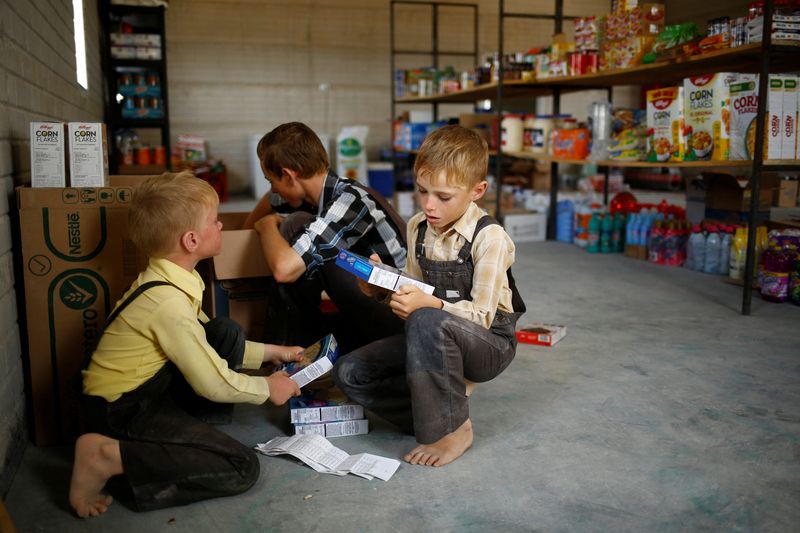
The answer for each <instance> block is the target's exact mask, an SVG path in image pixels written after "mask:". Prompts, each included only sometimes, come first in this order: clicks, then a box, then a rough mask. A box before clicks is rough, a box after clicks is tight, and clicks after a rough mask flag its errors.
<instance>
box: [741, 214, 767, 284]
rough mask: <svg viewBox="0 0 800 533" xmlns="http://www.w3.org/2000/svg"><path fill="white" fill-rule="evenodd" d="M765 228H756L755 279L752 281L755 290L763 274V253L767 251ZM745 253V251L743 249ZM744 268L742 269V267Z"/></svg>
mask: <svg viewBox="0 0 800 533" xmlns="http://www.w3.org/2000/svg"><path fill="white" fill-rule="evenodd" d="M767 242H768V239H767V227H766V226H758V227H757V228H756V250H755V263H756V265H757V266H756V275H755V279H754V280H753V285H754V288H755V289H758V288H759V287H761V278H762V277H763V274H764V252H765V251H766V250H767V248H768V246H767ZM745 253H747V252H746V249H745ZM742 268H744V267H742Z"/></svg>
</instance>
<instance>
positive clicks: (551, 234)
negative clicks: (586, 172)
mask: <svg viewBox="0 0 800 533" xmlns="http://www.w3.org/2000/svg"><path fill="white" fill-rule="evenodd" d="M556 27H557V26H556ZM559 113H561V89H560V88H559V87H556V88H554V89H553V114H554V115H558V114H559ZM557 205H558V163H556V162H555V161H553V162H552V163H550V208H549V209H548V210H547V240H548V241H552V240H555V238H556V211H557Z"/></svg>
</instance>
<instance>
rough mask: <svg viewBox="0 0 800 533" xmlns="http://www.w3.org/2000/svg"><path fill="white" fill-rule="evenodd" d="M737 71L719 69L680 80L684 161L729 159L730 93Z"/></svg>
mask: <svg viewBox="0 0 800 533" xmlns="http://www.w3.org/2000/svg"><path fill="white" fill-rule="evenodd" d="M736 76H737V75H736V74H733V73H730V72H719V73H717V74H708V75H706V76H693V77H691V78H686V79H684V80H683V119H684V123H685V125H686V129H685V133H686V153H685V156H684V159H685V160H686V161H707V160H714V161H724V160H726V159H728V155H729V151H730V146H729V132H730V110H729V109H728V104H729V100H730V93H729V90H728V86H729V84H730V83H731V81H733V80H735V79H736Z"/></svg>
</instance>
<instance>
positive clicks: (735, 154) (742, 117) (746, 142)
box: [729, 75, 783, 159]
mask: <svg viewBox="0 0 800 533" xmlns="http://www.w3.org/2000/svg"><path fill="white" fill-rule="evenodd" d="M773 83H775V84H776V87H775V91H776V92H775V93H774V95H777V96H774V95H773V96H772V100H768V101H767V114H766V118H765V120H766V126H767V127H766V129H765V133H764V158H765V159H778V158H779V157H780V152H781V128H780V113H779V112H778V108H777V107H776V106H778V105H780V104H782V96H783V93H782V91H780V90H779V89H782V84H781V83H780V80H778V79H777V78H772V77H770V85H772V84H773ZM729 91H730V99H731V104H730V112H731V136H730V158H731V159H753V157H754V154H755V140H756V114H757V113H758V100H759V98H758V78H757V77H754V76H752V75H740V76H739V77H737V79H736V80H735V81H734V83H731V85H730V88H729ZM779 97H781V101H776V100H777V99H778V98H779ZM773 111H774V113H773Z"/></svg>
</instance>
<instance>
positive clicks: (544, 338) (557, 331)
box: [517, 322, 567, 346]
mask: <svg viewBox="0 0 800 533" xmlns="http://www.w3.org/2000/svg"><path fill="white" fill-rule="evenodd" d="M566 334H567V326H560V325H557V324H543V323H541V322H535V323H533V324H530V325H529V326H526V327H524V328H522V329H521V330H519V331H517V340H518V341H519V342H524V343H525V344H538V345H540V346H552V345H554V344H555V343H557V342H558V341H560V340H561V339H563V338H564V336H565V335H566Z"/></svg>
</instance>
